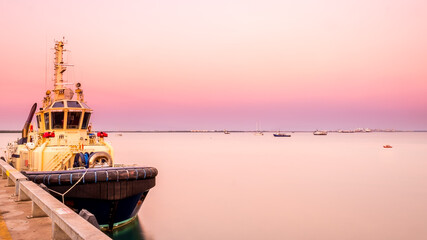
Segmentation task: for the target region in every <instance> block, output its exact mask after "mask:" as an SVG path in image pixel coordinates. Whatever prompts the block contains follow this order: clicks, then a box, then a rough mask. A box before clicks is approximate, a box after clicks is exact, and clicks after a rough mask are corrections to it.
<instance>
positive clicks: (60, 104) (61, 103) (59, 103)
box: [52, 101, 64, 108]
mask: <svg viewBox="0 0 427 240" xmlns="http://www.w3.org/2000/svg"><path fill="white" fill-rule="evenodd" d="M62 107H64V102H63V101H59V102H56V103H54V104H53V106H52V108H62Z"/></svg>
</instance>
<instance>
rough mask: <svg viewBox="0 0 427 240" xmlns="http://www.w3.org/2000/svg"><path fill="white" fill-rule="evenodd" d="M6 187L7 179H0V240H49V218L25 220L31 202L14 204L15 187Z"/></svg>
mask: <svg viewBox="0 0 427 240" xmlns="http://www.w3.org/2000/svg"><path fill="white" fill-rule="evenodd" d="M6 185H7V179H1V178H0V239H4V240H10V239H13V240H19V239H21V240H33V239H34V240H39V239H51V238H52V222H51V220H50V218H48V217H41V218H27V216H28V215H31V201H20V202H16V201H15V200H16V199H17V197H16V196H15V195H14V194H15V187H14V186H11V187H5V186H6Z"/></svg>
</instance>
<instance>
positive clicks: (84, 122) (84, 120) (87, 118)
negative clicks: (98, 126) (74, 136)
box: [82, 112, 90, 129]
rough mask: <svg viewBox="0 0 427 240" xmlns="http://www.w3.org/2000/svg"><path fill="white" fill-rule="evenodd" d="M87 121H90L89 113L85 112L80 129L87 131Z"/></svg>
mask: <svg viewBox="0 0 427 240" xmlns="http://www.w3.org/2000/svg"><path fill="white" fill-rule="evenodd" d="M89 120H90V113H89V112H85V115H84V117H83V123H82V129H87V126H88V125H89Z"/></svg>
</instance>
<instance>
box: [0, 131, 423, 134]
mask: <svg viewBox="0 0 427 240" xmlns="http://www.w3.org/2000/svg"><path fill="white" fill-rule="evenodd" d="M260 131H261V132H265V133H275V132H277V131H270V130H269V131H264V130H260ZM21 132H22V131H21V130H0V133H21ZM104 132H110V133H223V132H224V130H158V131H157V130H132V131H127V130H124V131H120V130H104ZM227 132H229V133H252V132H257V131H255V130H250V131H246V130H227ZM281 132H291V133H311V132H313V131H292V130H287V131H281ZM327 132H330V133H340V132H338V131H327ZM372 132H384V133H393V132H427V130H393V131H389V130H376V131H372ZM351 133H367V132H351ZM351 133H346V132H343V134H351Z"/></svg>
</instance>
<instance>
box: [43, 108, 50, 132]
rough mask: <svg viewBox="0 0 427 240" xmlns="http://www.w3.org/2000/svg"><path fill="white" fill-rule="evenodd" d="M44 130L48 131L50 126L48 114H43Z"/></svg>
mask: <svg viewBox="0 0 427 240" xmlns="http://www.w3.org/2000/svg"><path fill="white" fill-rule="evenodd" d="M44 128H45V130H49V129H50V125H49V113H48V112H47V113H45V114H44Z"/></svg>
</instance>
